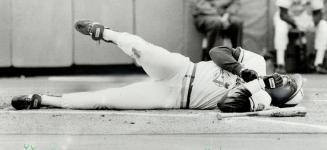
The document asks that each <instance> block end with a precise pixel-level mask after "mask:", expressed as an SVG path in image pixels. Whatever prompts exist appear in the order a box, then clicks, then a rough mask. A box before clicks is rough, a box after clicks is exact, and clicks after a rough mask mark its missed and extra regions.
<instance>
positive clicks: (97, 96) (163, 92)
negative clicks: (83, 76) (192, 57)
mask: <svg viewBox="0 0 327 150" xmlns="http://www.w3.org/2000/svg"><path fill="white" fill-rule="evenodd" d="M170 84H171V83H169V82H164V81H152V80H151V81H144V82H139V83H134V84H131V85H128V86H125V87H121V88H108V89H104V90H100V91H95V92H82V93H71V94H64V95H63V97H62V107H63V108H71V109H98V108H108V109H171V108H180V102H179V101H178V99H179V98H180V89H181V88H180V87H178V86H179V85H181V84H179V83H172V84H176V86H174V85H172V84H171V85H170Z"/></svg>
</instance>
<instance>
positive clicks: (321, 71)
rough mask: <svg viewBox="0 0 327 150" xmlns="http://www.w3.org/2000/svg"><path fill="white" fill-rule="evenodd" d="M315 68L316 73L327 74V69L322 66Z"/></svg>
mask: <svg viewBox="0 0 327 150" xmlns="http://www.w3.org/2000/svg"><path fill="white" fill-rule="evenodd" d="M315 68H316V73H319V74H327V69H326V68H325V67H324V66H323V65H322V64H319V65H317V66H316V67H315Z"/></svg>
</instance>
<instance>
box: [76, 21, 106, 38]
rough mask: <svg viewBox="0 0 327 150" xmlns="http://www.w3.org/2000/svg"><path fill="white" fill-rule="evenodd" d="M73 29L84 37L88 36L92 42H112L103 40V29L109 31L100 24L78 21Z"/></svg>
mask: <svg viewBox="0 0 327 150" xmlns="http://www.w3.org/2000/svg"><path fill="white" fill-rule="evenodd" d="M74 26H75V29H76V30H77V31H79V32H80V33H82V34H84V35H90V36H91V37H92V39H93V40H95V41H100V40H103V41H105V42H112V41H108V40H105V39H103V31H104V29H109V28H107V27H104V26H103V25H102V24H100V23H97V22H93V21H90V20H79V21H77V22H76V23H75V25H74Z"/></svg>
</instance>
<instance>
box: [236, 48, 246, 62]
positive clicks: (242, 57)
mask: <svg viewBox="0 0 327 150" xmlns="http://www.w3.org/2000/svg"><path fill="white" fill-rule="evenodd" d="M240 50H241V52H240V56H239V57H238V60H237V61H238V62H239V63H242V62H243V59H244V50H243V49H242V48H240Z"/></svg>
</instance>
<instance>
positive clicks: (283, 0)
mask: <svg viewBox="0 0 327 150" xmlns="http://www.w3.org/2000/svg"><path fill="white" fill-rule="evenodd" d="M291 5H292V0H276V6H278V7H283V8H287V9H288V8H290V7H291Z"/></svg>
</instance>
